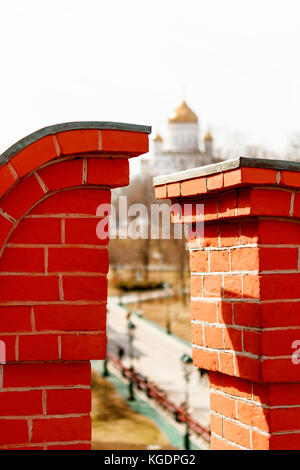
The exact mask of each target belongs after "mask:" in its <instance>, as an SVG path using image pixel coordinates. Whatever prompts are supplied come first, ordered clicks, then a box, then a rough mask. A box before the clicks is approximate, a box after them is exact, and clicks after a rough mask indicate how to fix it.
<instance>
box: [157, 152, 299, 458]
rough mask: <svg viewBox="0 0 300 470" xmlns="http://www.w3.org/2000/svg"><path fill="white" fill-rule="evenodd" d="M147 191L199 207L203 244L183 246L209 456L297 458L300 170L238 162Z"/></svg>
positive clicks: (279, 163)
mask: <svg viewBox="0 0 300 470" xmlns="http://www.w3.org/2000/svg"><path fill="white" fill-rule="evenodd" d="M154 183H155V186H156V188H155V189H156V194H157V197H158V198H160V199H163V198H167V197H168V196H169V197H170V196H171V199H172V200H173V202H180V203H181V205H182V206H183V204H184V203H192V204H193V207H195V204H196V203H203V204H204V216H203V218H204V221H205V222H204V238H203V239H200V238H197V237H195V238H194V239H190V240H189V241H188V245H189V248H190V267H191V300H192V307H191V315H192V340H193V360H194V364H195V365H196V366H198V367H201V368H204V369H207V370H209V371H210V393H211V431H212V438H211V448H212V449H244V448H245V449H299V448H300V393H299V392H300V364H299V365H298V363H299V362H300V360H299V359H298V358H297V349H298V350H299V352H300V258H299V247H300V163H294V162H285V161H277V160H261V159H244V158H239V159H236V160H232V161H228V162H223V163H219V164H216V165H210V166H208V167H202V168H198V169H195V170H188V171H185V172H181V173H177V174H174V175H170V176H169V177H168V176H166V177H158V178H156V179H155V180H154ZM193 213H195V210H194V211H193ZM175 219H176V220H175V221H178V216H177V217H175ZM191 220H193V221H194V222H195V220H196V216H195V215H193V216H192V219H191V215H189V216H188V215H187V214H185V213H184V210H183V213H182V216H181V220H180V221H181V222H184V221H186V222H191ZM295 353H296V354H295ZM293 354H294V356H293Z"/></svg>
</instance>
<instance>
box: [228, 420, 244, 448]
mask: <svg viewBox="0 0 300 470" xmlns="http://www.w3.org/2000/svg"><path fill="white" fill-rule="evenodd" d="M223 427H224V437H225V438H226V439H228V440H229V441H232V442H234V443H236V444H239V445H241V446H243V447H246V448H247V449H250V430H249V429H248V428H246V427H245V426H241V425H240V424H239V423H235V422H233V421H228V420H227V419H224V425H223Z"/></svg>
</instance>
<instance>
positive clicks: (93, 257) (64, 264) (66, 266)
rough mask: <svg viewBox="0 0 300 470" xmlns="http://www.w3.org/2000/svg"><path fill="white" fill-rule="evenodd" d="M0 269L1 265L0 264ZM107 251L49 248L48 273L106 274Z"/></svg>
mask: <svg viewBox="0 0 300 470" xmlns="http://www.w3.org/2000/svg"><path fill="white" fill-rule="evenodd" d="M0 267H1V264H0ZM108 268H109V266H108V251H107V250H105V249H104V250H99V249H91V248H72V247H68V248H64V247H63V246H61V247H59V248H49V251H48V272H49V273H52V272H59V273H62V272H70V273H71V272H92V273H103V274H106V273H107V272H108Z"/></svg>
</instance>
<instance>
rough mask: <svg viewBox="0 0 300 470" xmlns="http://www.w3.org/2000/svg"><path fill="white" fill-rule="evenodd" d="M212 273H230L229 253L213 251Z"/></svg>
mask: <svg viewBox="0 0 300 470" xmlns="http://www.w3.org/2000/svg"><path fill="white" fill-rule="evenodd" d="M210 271H211V272H226V271H227V272H228V271H229V252H228V251H211V252H210Z"/></svg>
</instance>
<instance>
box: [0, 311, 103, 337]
mask: <svg viewBox="0 0 300 470" xmlns="http://www.w3.org/2000/svg"><path fill="white" fill-rule="evenodd" d="M0 314H1V309H0ZM34 319H35V328H36V330H37V331H43V330H50V331H51V330H53V331H57V330H58V331H97V330H98V331H105V324H106V307H105V306H104V305H103V306H102V305H37V306H35V307H34Z"/></svg>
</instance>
